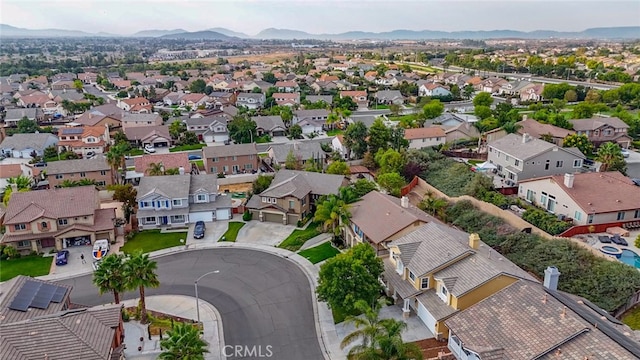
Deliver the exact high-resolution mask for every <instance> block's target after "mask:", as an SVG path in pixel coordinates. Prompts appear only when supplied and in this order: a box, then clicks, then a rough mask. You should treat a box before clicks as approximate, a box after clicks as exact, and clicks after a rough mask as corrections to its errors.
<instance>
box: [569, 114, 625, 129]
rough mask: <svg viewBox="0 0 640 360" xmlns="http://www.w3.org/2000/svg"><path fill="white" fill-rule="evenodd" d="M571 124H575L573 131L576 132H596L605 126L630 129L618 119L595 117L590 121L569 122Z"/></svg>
mask: <svg viewBox="0 0 640 360" xmlns="http://www.w3.org/2000/svg"><path fill="white" fill-rule="evenodd" d="M569 122H570V123H571V124H573V129H574V130H576V131H587V130H596V129H599V128H601V127H602V126H605V125H609V126H611V127H613V128H615V129H628V128H629V125H627V124H626V123H625V122H624V121H622V120H620V119H619V118H617V117H594V118H590V119H575V120H569Z"/></svg>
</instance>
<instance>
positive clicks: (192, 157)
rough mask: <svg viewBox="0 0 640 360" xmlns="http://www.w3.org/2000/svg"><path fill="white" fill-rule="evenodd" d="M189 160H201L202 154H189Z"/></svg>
mask: <svg viewBox="0 0 640 360" xmlns="http://www.w3.org/2000/svg"><path fill="white" fill-rule="evenodd" d="M189 160H202V156H200V155H195V154H191V155H189Z"/></svg>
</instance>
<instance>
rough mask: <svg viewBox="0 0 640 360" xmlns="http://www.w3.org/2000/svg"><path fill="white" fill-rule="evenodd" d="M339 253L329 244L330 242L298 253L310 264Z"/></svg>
mask: <svg viewBox="0 0 640 360" xmlns="http://www.w3.org/2000/svg"><path fill="white" fill-rule="evenodd" d="M339 253H340V250H338V249H336V248H334V247H333V246H331V242H326V243H324V244H321V245H318V246H315V247H312V248H309V249H306V250H302V251H300V252H299V253H298V254H299V255H300V256H302V257H304V258H305V259H307V260H309V261H310V262H311V263H312V264H317V263H319V262H321V261H324V260H327V259H329V258H332V257H334V256H336V255H338V254H339Z"/></svg>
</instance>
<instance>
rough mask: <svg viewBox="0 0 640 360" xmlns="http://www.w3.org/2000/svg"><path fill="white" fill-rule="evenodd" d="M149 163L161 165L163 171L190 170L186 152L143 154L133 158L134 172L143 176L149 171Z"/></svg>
mask: <svg viewBox="0 0 640 360" xmlns="http://www.w3.org/2000/svg"><path fill="white" fill-rule="evenodd" d="M151 163H155V164H162V165H163V166H164V168H165V169H180V168H183V169H184V170H185V171H187V172H189V171H190V170H191V163H190V162H189V155H187V153H186V152H175V153H168V154H144V155H142V156H137V157H135V158H133V165H134V166H135V172H137V173H140V174H145V173H146V172H147V171H148V170H149V165H150V164H151Z"/></svg>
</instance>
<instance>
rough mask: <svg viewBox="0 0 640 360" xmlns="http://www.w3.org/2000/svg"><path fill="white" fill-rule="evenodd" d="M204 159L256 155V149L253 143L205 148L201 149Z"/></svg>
mask: <svg viewBox="0 0 640 360" xmlns="http://www.w3.org/2000/svg"><path fill="white" fill-rule="evenodd" d="M202 152H203V154H204V157H205V158H214V157H223V156H242V155H256V156H257V154H258V149H257V148H256V144H255V143H251V144H230V145H224V146H207V147H205V148H202Z"/></svg>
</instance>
